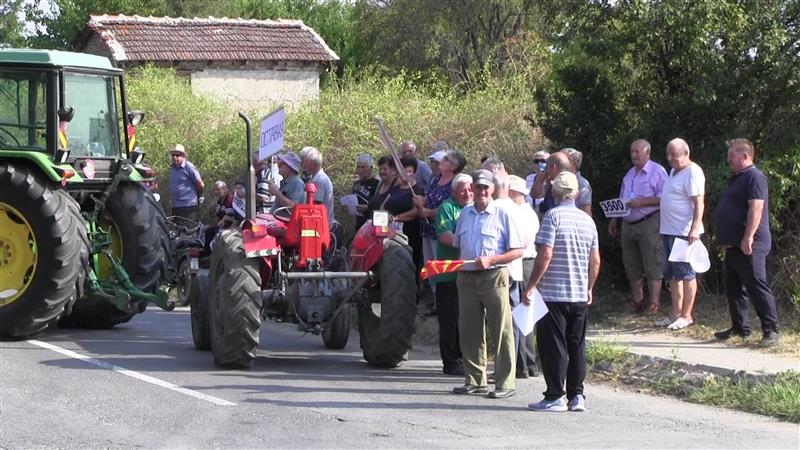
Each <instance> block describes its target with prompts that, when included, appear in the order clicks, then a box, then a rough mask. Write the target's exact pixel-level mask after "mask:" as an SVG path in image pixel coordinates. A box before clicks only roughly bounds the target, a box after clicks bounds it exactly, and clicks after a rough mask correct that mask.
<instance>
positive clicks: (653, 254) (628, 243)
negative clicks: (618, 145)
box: [608, 139, 667, 314]
mask: <svg viewBox="0 0 800 450" xmlns="http://www.w3.org/2000/svg"><path fill="white" fill-rule="evenodd" d="M630 153H631V162H632V163H633V167H631V168H630V170H628V173H627V174H625V177H624V178H623V179H622V187H621V188H620V191H619V198H620V199H622V200H623V201H624V202H625V203H627V204H628V205H629V206H630V208H631V212H630V214H629V215H627V216H625V217H622V220H621V222H622V227H621V228H622V237H621V241H622V262H623V264H624V265H625V274H626V275H627V276H628V281H629V282H630V286H631V296H632V297H633V305H632V309H633V311H634V312H637V313H638V312H642V311H645V310H646V311H647V312H648V313H650V314H655V313H657V312H658V311H659V310H660V309H661V304H660V295H661V278H662V276H663V273H662V268H661V263H662V260H663V256H662V254H661V247H662V245H661V236H660V235H659V232H658V229H659V224H660V221H661V218H660V216H659V203H660V201H661V192H662V189H663V186H664V181H665V180H666V179H667V171H666V170H664V167H662V166H661V164H658V163H655V162H653V161H651V160H650V143H649V142H647V141H646V140H644V139H637V140H635V141H633V143H632V144H631V149H630ZM619 222H620V220H619V219H611V222H610V223H609V224H608V233H609V234H610V235H611V236H614V237H616V236H617V229H618V223H619ZM645 279H647V289H648V291H649V293H650V295H649V299H648V300H649V301H648V303H647V304H645V302H644V280H645Z"/></svg>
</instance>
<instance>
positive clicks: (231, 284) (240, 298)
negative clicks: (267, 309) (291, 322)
mask: <svg viewBox="0 0 800 450" xmlns="http://www.w3.org/2000/svg"><path fill="white" fill-rule="evenodd" d="M210 284H211V295H210V297H209V299H210V300H211V303H210V307H211V308H210V310H211V350H212V352H213V353H214V363H215V364H216V365H217V366H218V367H221V368H225V369H244V368H247V367H249V366H250V365H251V364H252V363H253V360H254V359H255V358H256V351H257V349H258V343H259V338H260V336H259V335H260V329H261V275H260V274H259V271H258V263H257V262H256V261H255V260H252V259H247V258H246V257H245V254H244V248H243V246H242V233H241V232H240V231H239V230H223V231H222V232H221V233H220V234H219V235H218V236H217V238H216V241H215V243H214V248H213V249H212V252H211V283H210Z"/></svg>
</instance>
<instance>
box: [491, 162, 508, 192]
mask: <svg viewBox="0 0 800 450" xmlns="http://www.w3.org/2000/svg"><path fill="white" fill-rule="evenodd" d="M501 164H502V163H501ZM509 186H511V179H509V177H508V174H507V173H506V172H505V171H504V170H498V171H497V172H495V174H494V188H495V190H497V191H506V190H508V187H509Z"/></svg>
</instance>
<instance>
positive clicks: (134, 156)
mask: <svg viewBox="0 0 800 450" xmlns="http://www.w3.org/2000/svg"><path fill="white" fill-rule="evenodd" d="M130 160H131V162H132V163H133V164H134V165H136V166H138V165H139V164H141V163H142V161H144V152H142V151H140V150H139V147H138V146H137V147H136V148H135V149H133V151H132V152H131V154H130Z"/></svg>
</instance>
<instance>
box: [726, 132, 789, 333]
mask: <svg viewBox="0 0 800 450" xmlns="http://www.w3.org/2000/svg"><path fill="white" fill-rule="evenodd" d="M727 145H728V165H729V166H730V168H731V170H732V171H733V176H732V177H731V179H730V181H729V182H728V188H727V189H725V191H724V192H723V193H722V197H721V198H720V200H719V204H718V205H717V213H716V214H717V242H718V243H719V244H720V245H721V246H722V247H723V248H725V290H726V293H727V297H728V310H729V312H730V315H731V322H732V326H731V328H729V329H727V330H725V331H720V332H717V333H714V336H715V337H716V338H717V339H719V340H722V341H724V340H727V339H730V338H731V337H732V336H739V337H741V338H746V337H747V336H749V335H750V327H749V325H748V324H747V319H748V314H747V310H748V298H749V299H750V300H752V301H753V306H754V307H755V309H756V314H758V318H759V319H761V331H762V332H763V336H762V339H761V346H762V347H772V346H774V345H776V344H777V343H778V340H779V339H778V310H777V308H776V306H775V297H774V296H773V295H772V289H771V288H770V286H769V283H768V282H767V269H766V266H767V255H768V254H769V250H770V247H771V246H772V235H771V234H770V231H769V204H768V202H769V189H768V186H767V177H766V176H764V174H763V173H762V172H761V171H760V170H758V168H757V167H756V166H755V164H754V162H753V161H754V156H755V149H754V148H753V143H752V142H750V141H749V140H747V139H733V140H731V141H729V142H727ZM745 292H746V294H745Z"/></svg>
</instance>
